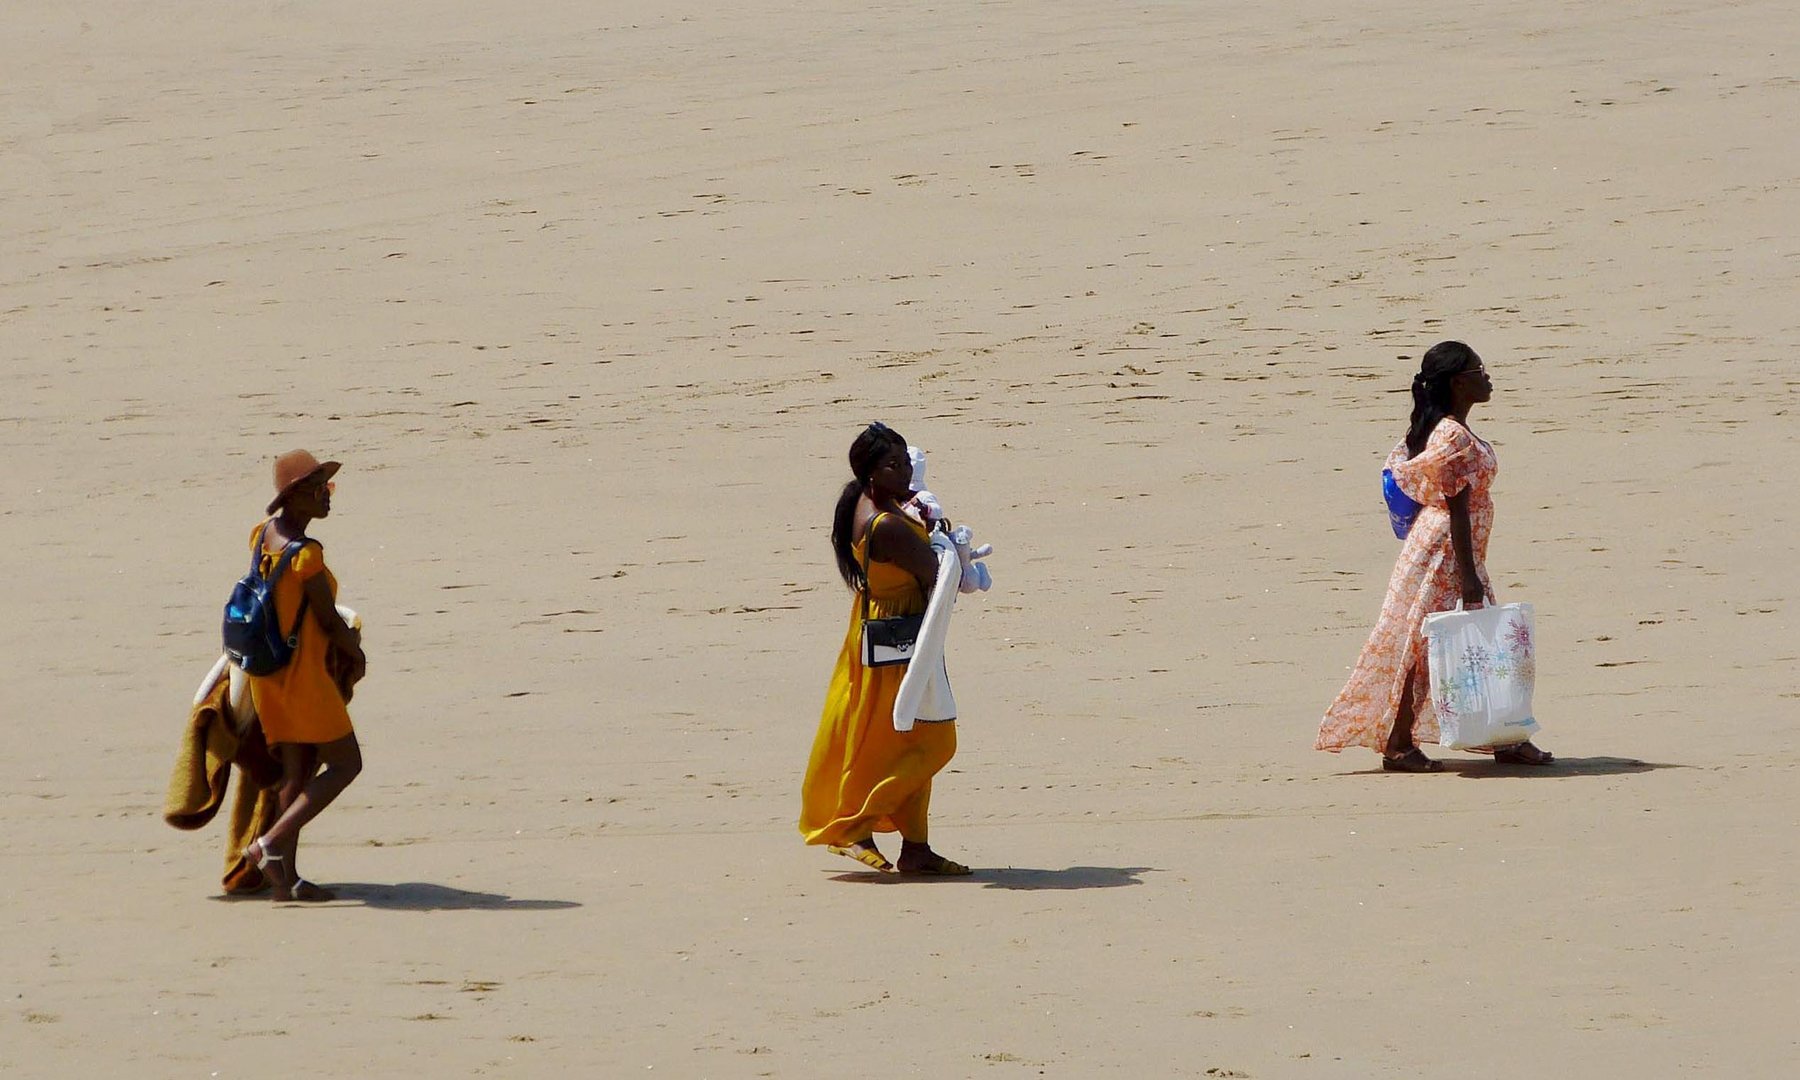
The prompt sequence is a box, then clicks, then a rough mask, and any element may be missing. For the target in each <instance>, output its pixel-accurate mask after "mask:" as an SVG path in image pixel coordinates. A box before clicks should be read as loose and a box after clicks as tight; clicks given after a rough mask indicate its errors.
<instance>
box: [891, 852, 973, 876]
mask: <svg viewBox="0 0 1800 1080" xmlns="http://www.w3.org/2000/svg"><path fill="white" fill-rule="evenodd" d="M900 872H901V873H902V874H917V875H919V876H921V877H968V876H969V875H970V874H973V873H974V872H975V871H973V870H971V869H969V868H968V867H966V866H964V865H963V864H962V863H959V862H953V861H951V860H949V859H946V858H944V857H943V856H942V855H939V854H938V853H937V852H935V851H934V852H932V853H931V854H930V855H928V856H927V857H926V859H925V861H923V862H920V863H914V864H910V865H909V864H908V863H907V861H906V860H905V859H902V860H900Z"/></svg>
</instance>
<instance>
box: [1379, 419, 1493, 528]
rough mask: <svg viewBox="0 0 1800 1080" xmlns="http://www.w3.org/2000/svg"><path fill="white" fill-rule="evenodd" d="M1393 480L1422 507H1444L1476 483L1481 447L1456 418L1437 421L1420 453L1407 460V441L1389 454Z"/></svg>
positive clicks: (1388, 465)
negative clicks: (1453, 497)
mask: <svg viewBox="0 0 1800 1080" xmlns="http://www.w3.org/2000/svg"><path fill="white" fill-rule="evenodd" d="M1387 467H1388V468H1389V469H1391V470H1393V473H1394V483H1396V484H1398V485H1399V486H1400V490H1401V491H1404V492H1406V494H1407V495H1409V496H1411V497H1412V499H1413V501H1414V502H1416V503H1419V504H1420V505H1421V506H1438V507H1441V506H1444V505H1445V503H1446V502H1447V501H1448V500H1449V499H1450V498H1451V497H1452V496H1454V495H1457V494H1460V493H1461V492H1462V490H1463V489H1464V488H1466V487H1468V486H1469V485H1470V484H1471V483H1472V482H1474V479H1475V475H1476V474H1477V473H1478V472H1479V471H1480V470H1481V448H1480V446H1479V444H1478V443H1476V441H1475V436H1473V435H1471V434H1469V429H1468V428H1466V427H1463V426H1462V425H1461V424H1459V423H1457V422H1456V421H1454V420H1451V419H1449V418H1445V419H1443V420H1440V421H1438V425H1437V427H1436V429H1434V430H1433V431H1432V433H1431V438H1430V439H1428V440H1426V442H1425V449H1423V450H1421V451H1419V456H1417V457H1415V458H1411V459H1408V458H1407V456H1406V441H1405V440H1404V439H1402V440H1401V441H1400V445H1398V446H1396V447H1394V452H1393V453H1391V454H1389V455H1388V460H1387Z"/></svg>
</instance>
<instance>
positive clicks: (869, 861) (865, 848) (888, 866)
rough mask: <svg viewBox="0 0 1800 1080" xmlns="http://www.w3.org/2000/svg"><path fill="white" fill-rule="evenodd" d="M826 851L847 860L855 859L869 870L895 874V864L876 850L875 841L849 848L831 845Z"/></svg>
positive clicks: (853, 845)
mask: <svg viewBox="0 0 1800 1080" xmlns="http://www.w3.org/2000/svg"><path fill="white" fill-rule="evenodd" d="M825 850H826V851H829V852H831V853H832V854H833V855H842V856H844V857H845V858H847V859H855V860H856V861H857V862H859V863H862V864H863V865H864V866H866V867H868V868H869V869H871V870H877V871H880V872H881V873H883V874H891V873H893V872H894V864H893V863H891V862H888V861H887V856H885V855H883V854H882V853H881V852H879V851H877V850H876V849H875V844H874V842H873V841H864V842H862V843H857V844H850V845H847V846H839V845H837V844H831V845H829V846H827V847H826V849H825Z"/></svg>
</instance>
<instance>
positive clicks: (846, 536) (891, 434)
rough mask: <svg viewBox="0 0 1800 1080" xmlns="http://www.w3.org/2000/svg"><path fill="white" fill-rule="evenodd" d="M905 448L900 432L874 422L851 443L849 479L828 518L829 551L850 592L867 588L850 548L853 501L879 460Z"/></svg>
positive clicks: (866, 581) (860, 568)
mask: <svg viewBox="0 0 1800 1080" xmlns="http://www.w3.org/2000/svg"><path fill="white" fill-rule="evenodd" d="M896 446H897V447H899V448H900V449H901V450H905V449H906V440H905V439H903V438H901V437H900V433H899V432H897V431H895V430H894V429H893V428H891V427H888V426H887V425H886V424H882V423H874V424H870V425H869V426H868V427H866V428H863V429H862V434H860V435H858V436H857V437H856V441H855V442H852V443H851V444H850V474H851V477H852V479H851V480H849V481H848V482H847V483H845V484H844V490H843V493H842V494H840V495H839V496H838V501H837V509H836V510H835V511H833V513H832V515H831V550H832V551H833V552H834V553H836V555H837V564H838V573H839V574H841V575H842V576H843V578H844V584H846V585H848V586H850V587H851V588H852V589H857V590H861V589H862V588H863V587H865V586H866V585H868V579H867V578H866V577H864V576H863V568H862V564H861V563H859V562H857V560H856V552H855V551H854V550H853V549H852V545H853V544H854V543H855V540H856V538H855V535H854V534H855V532H856V500H857V499H859V498H861V497H862V493H863V491H864V490H865V489H866V488H867V487H868V486H869V474H870V473H873V472H874V471H875V466H877V465H879V464H881V459H882V458H884V457H886V456H887V455H888V454H889V453H890V452H892V451H893V449H894V447H896Z"/></svg>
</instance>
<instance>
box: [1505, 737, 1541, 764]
mask: <svg viewBox="0 0 1800 1080" xmlns="http://www.w3.org/2000/svg"><path fill="white" fill-rule="evenodd" d="M1555 763H1556V755H1555V754H1552V753H1551V752H1550V751H1548V750H1545V749H1542V748H1540V747H1537V746H1533V745H1532V744H1531V742H1530V741H1529V740H1527V741H1525V742H1522V743H1520V744H1519V745H1517V746H1503V747H1501V748H1500V749H1498V750H1496V751H1494V764H1496V765H1540V766H1541V765H1553V764H1555Z"/></svg>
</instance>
